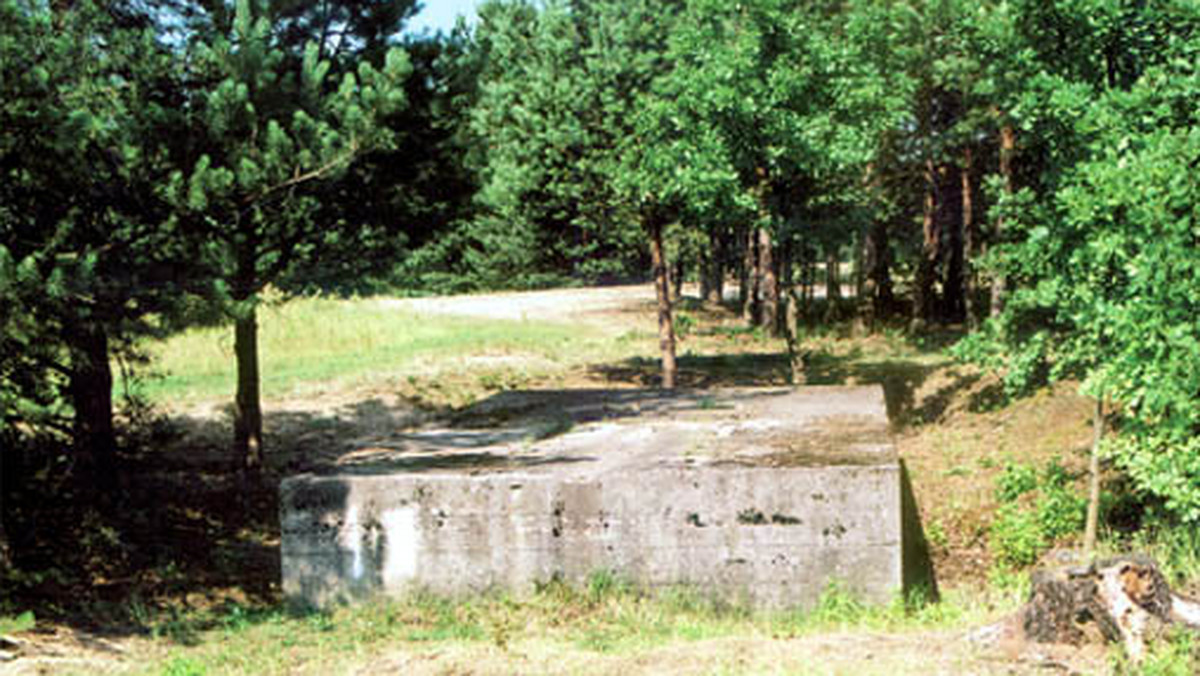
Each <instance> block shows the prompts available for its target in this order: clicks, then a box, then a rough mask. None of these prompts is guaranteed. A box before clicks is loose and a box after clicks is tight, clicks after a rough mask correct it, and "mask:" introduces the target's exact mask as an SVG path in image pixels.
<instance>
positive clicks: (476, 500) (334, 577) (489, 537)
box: [281, 388, 904, 606]
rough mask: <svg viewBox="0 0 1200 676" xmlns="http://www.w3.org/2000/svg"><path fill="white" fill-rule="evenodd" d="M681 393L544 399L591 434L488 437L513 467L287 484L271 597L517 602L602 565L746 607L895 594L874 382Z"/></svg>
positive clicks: (896, 572)
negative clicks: (498, 596)
mask: <svg viewBox="0 0 1200 676" xmlns="http://www.w3.org/2000/svg"><path fill="white" fill-rule="evenodd" d="M589 396H593V397H594V396H595V394H594V393H592V394H591V395H589ZM624 396H626V395H622V397H624ZM689 396H690V395H685V396H683V397H678V396H677V397H662V396H661V395H659V394H657V393H655V394H653V395H651V394H648V393H643V395H642V397H641V398H639V399H637V400H636V401H632V402H631V401H630V400H627V399H625V400H623V403H622V404H620V405H615V404H614V403H613V401H612V400H606V399H605V398H604V397H596V398H595V399H594V400H592V401H591V402H590V403H586V404H579V402H578V401H576V402H575V404H576V405H575V408H574V409H572V408H571V406H567V405H565V404H564V403H563V402H561V401H560V402H557V404H556V405H554V407H553V408H554V410H556V411H563V410H574V411H575V413H574V414H573V415H575V416H576V418H579V419H584V420H591V421H592V422H589V423H586V424H584V425H582V426H579V427H574V428H572V429H570V431H568V432H566V433H565V434H562V435H560V436H558V437H554V438H551V439H545V440H541V441H526V442H522V443H517V444H514V443H513V442H512V441H511V437H505V436H501V437H499V438H503V439H506V442H505V443H504V444H501V447H499V448H493V449H492V451H491V452H492V453H493V454H501V453H502V452H507V453H508V456H510V457H509V458H508V460H509V462H507V463H504V464H500V465H498V464H497V463H484V464H483V465H481V466H482V467H485V468H486V472H483V471H473V470H472V469H471V468H470V467H469V466H468V467H461V468H458V469H457V470H454V471H446V470H429V471H409V472H399V473H397V472H391V473H384V474H374V475H372V474H370V473H362V471H361V469H360V470H359V473H356V474H334V475H330V476H314V475H304V476H300V477H294V478H292V479H289V480H287V481H285V482H284V484H283V487H282V489H281V490H282V514H281V518H282V528H283V545H282V550H283V585H284V592H285V594H286V595H287V596H288V597H289V598H291V599H293V600H295V601H299V602H303V603H307V604H314V605H326V604H329V603H331V602H335V601H339V600H347V599H353V598H358V597H363V596H367V595H371V594H375V593H380V592H384V593H396V592H402V591H404V590H407V589H410V588H412V587H420V588H424V589H428V590H431V591H434V592H439V593H446V594H459V593H465V592H470V591H475V590H482V589H487V588H491V587H505V588H510V589H514V590H517V591H520V590H523V589H528V588H530V587H531V586H532V585H533V584H534V583H536V582H539V581H545V580H548V579H550V578H552V577H555V576H561V577H563V578H565V579H567V580H582V579H583V578H585V577H587V576H588V575H589V574H591V573H594V572H596V571H598V570H612V571H615V572H616V573H617V574H618V575H621V576H622V577H625V578H628V579H630V580H633V581H635V582H637V583H640V584H644V585H647V586H659V585H673V584H688V585H696V586H699V587H701V588H703V589H705V590H709V591H711V592H712V593H714V594H715V595H718V596H724V597H728V598H733V599H738V600H745V601H749V602H751V603H753V604H755V605H759V606H785V605H808V604H811V603H812V602H813V601H815V600H816V598H817V597H818V596H819V595H820V593H821V592H822V591H823V590H824V589H825V588H826V587H827V585H828V584H829V582H830V581H832V580H838V581H840V582H841V583H843V584H845V585H846V586H847V587H848V588H849V589H850V590H851V591H853V592H856V593H857V594H859V595H860V596H861V597H863V598H865V599H868V600H874V601H886V600H887V599H889V598H890V597H891V596H892V595H893V594H894V593H895V592H896V591H897V590H899V589H900V587H901V585H902V584H903V580H904V570H903V566H904V559H903V537H902V536H903V533H902V514H901V499H902V495H901V473H900V472H901V469H900V465H899V463H898V462H897V459H896V456H895V453H894V451H893V449H892V447H891V444H890V441H889V440H888V438H887V431H886V416H885V415H883V413H882V411H883V401H882V396H881V394H880V392H879V391H878V390H876V389H872V388H805V390H801V391H797V392H793V391H786V390H784V391H781V390H770V391H735V392H726V393H716V394H707V395H704V396H694V397H692V398H690V399H689V398H688V397H689ZM689 401H690V402H691V403H690V405H689V404H688V403H687V402H689ZM630 406H633V407H634V408H635V409H636V413H637V414H636V415H631V414H630V411H629V407H630ZM598 410H599V411H604V412H607V415H597V411H598ZM830 411H832V412H833V413H832V414H829V413H830ZM822 413H824V414H828V415H822ZM614 419H616V420H619V422H616V423H614V422H611V421H612V420H614ZM471 450H472V452H473V453H475V454H476V455H479V456H485V455H487V454H486V453H484V454H481V453H480V448H479V446H478V445H472V447H471ZM439 457H440V456H439ZM433 466H434V467H439V466H444V463H442V464H438V463H434V464H433ZM412 469H413V470H418V469H420V468H419V466H417V465H414V466H413V468H412Z"/></svg>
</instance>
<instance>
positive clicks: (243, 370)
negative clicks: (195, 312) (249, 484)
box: [233, 305, 263, 476]
mask: <svg viewBox="0 0 1200 676" xmlns="http://www.w3.org/2000/svg"><path fill="white" fill-rule="evenodd" d="M233 351H234V353H235V354H236V356H237V401H236V410H235V412H234V420H233V449H234V455H235V457H236V458H237V459H238V462H239V463H240V465H241V470H242V471H243V472H245V473H246V474H247V475H249V476H256V475H258V474H259V473H261V472H262V466H263V433H262V403H261V396H260V391H259V382H260V379H259V371H258V313H257V310H256V309H255V308H254V307H253V305H251V307H250V308H249V309H247V310H246V311H245V313H244V314H242V315H239V316H238V318H237V321H236V322H235V324H234V341H233Z"/></svg>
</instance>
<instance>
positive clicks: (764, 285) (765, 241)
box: [758, 228, 779, 336]
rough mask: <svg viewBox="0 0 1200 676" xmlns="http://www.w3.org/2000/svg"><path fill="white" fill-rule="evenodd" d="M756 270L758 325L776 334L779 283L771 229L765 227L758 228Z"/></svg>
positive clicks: (777, 327)
mask: <svg viewBox="0 0 1200 676" xmlns="http://www.w3.org/2000/svg"><path fill="white" fill-rule="evenodd" d="M758 270H759V273H760V274H761V275H762V277H761V281H760V282H759V288H760V289H761V292H762V311H761V312H760V313H759V318H758V319H759V326H761V327H763V328H764V329H765V330H766V331H767V333H768V334H770V335H772V336H774V335H778V333H779V283H778V281H777V278H776V276H775V262H774V261H773V260H772V245H771V231H770V230H768V229H766V228H759V229H758Z"/></svg>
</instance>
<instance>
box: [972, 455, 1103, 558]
mask: <svg viewBox="0 0 1200 676" xmlns="http://www.w3.org/2000/svg"><path fill="white" fill-rule="evenodd" d="M1076 478H1077V477H1076V476H1074V475H1073V474H1071V473H1070V472H1069V471H1068V470H1067V469H1066V468H1065V467H1063V466H1062V465H1061V464H1059V463H1058V462H1057V461H1051V462H1050V464H1048V465H1047V466H1046V468H1045V469H1044V470H1043V471H1042V472H1041V475H1040V476H1039V473H1038V471H1037V470H1036V469H1035V468H1033V467H1031V466H1028V465H1021V464H1010V465H1008V466H1007V467H1005V468H1004V472H1003V473H1002V474H1001V475H1000V477H999V478H997V480H996V498H997V499H998V500H999V501H1000V502H1001V503H1002V504H1001V506H1000V508H999V509H998V510H997V511H996V519H995V520H994V521H993V522H992V527H991V531H990V544H991V548H992V553H993V554H994V555H995V557H996V560H997V561H998V562H999V563H1000V564H1001V565H1004V566H1010V567H1020V566H1028V565H1032V564H1033V563H1035V562H1037V559H1038V557H1039V556H1041V554H1042V552H1044V551H1045V550H1046V549H1048V548H1049V547H1050V546H1051V545H1053V544H1054V543H1055V542H1056V541H1058V540H1060V539H1063V538H1066V537H1069V536H1071V535H1073V534H1075V533H1078V532H1079V531H1080V530H1081V529H1082V528H1083V522H1084V516H1085V512H1086V509H1087V500H1085V499H1084V498H1083V497H1082V496H1080V495H1079V494H1077V493H1076V491H1075V480H1076ZM1026 495H1030V496H1031V497H1030V499H1026V500H1022V499H1021V498H1022V497H1024V496H1026Z"/></svg>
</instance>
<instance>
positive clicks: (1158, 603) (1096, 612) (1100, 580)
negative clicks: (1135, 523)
mask: <svg viewBox="0 0 1200 676" xmlns="http://www.w3.org/2000/svg"><path fill="white" fill-rule="evenodd" d="M1032 582H1033V589H1032V591H1031V593H1030V598H1029V602H1028V603H1027V604H1026V605H1025V607H1024V609H1023V610H1022V611H1021V626H1022V628H1023V630H1024V635H1025V638H1026V639H1027V640H1030V641H1035V642H1038V643H1069V644H1073V645H1079V644H1081V643H1085V642H1090V641H1097V640H1103V641H1120V642H1121V643H1122V644H1123V645H1124V646H1125V650H1126V652H1127V653H1128V655H1129V657H1130V658H1131V659H1133V660H1135V661H1138V660H1141V659H1142V658H1143V657H1144V656H1145V654H1146V643H1147V641H1150V640H1153V638H1154V637H1156V636H1157V635H1158V634H1160V633H1161V631H1162V630H1163V629H1164V628H1165V627H1167V626H1169V625H1183V626H1187V627H1190V628H1193V629H1197V628H1200V604H1197V603H1195V602H1194V601H1191V600H1189V599H1186V598H1184V597H1182V596H1179V595H1178V594H1175V593H1173V592H1172V591H1171V588H1170V586H1169V585H1168V584H1167V580H1166V577H1165V576H1163V574H1162V571H1161V570H1160V569H1159V567H1158V565H1157V564H1156V563H1155V562H1154V561H1153V560H1152V559H1150V558H1147V557H1144V556H1122V557H1117V558H1113V559H1107V560H1104V561H1099V562H1096V563H1094V564H1093V565H1091V566H1072V567H1063V568H1053V569H1046V570H1038V571H1035V572H1034V573H1033V579H1032Z"/></svg>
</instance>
